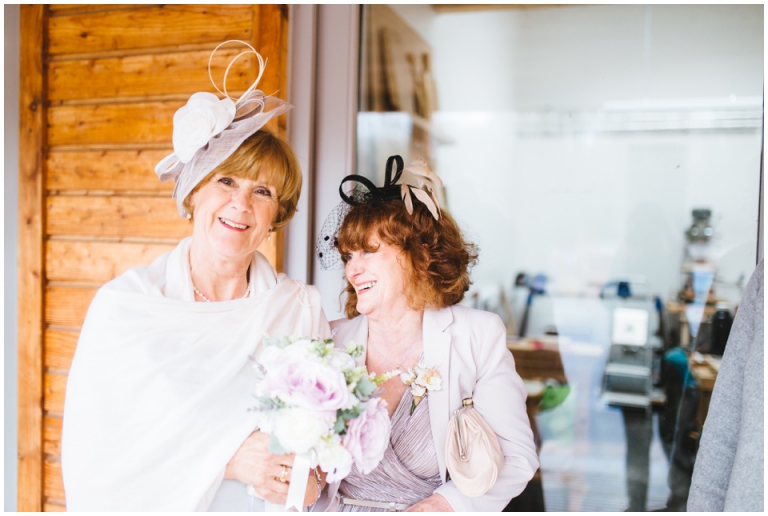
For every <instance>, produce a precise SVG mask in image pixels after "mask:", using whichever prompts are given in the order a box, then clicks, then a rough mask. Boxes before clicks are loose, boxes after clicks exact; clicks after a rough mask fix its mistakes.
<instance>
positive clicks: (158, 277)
mask: <svg viewBox="0 0 768 516" xmlns="http://www.w3.org/2000/svg"><path fill="white" fill-rule="evenodd" d="M190 243H191V238H188V239H185V240H183V241H182V242H181V243H180V244H179V245H178V246H177V247H176V249H175V250H174V251H172V252H170V253H167V254H165V255H163V256H161V257H160V258H158V259H157V260H156V261H155V262H154V263H153V264H152V265H150V266H148V267H139V268H136V269H132V270H130V271H128V272H126V273H125V274H124V275H122V276H120V277H119V278H116V279H115V280H113V281H112V282H110V283H108V284H107V285H105V286H104V287H102V288H101V289H100V290H99V292H98V293H97V294H96V297H95V298H94V300H93V302H92V303H91V306H90V308H89V310H88V315H87V317H86V320H85V324H84V325H83V329H82V332H81V334H80V340H79V342H78V345H77V350H76V352H75V357H74V359H73V362H72V367H71V370H70V373H69V380H68V384H67V394H66V402H65V408H64V428H63V435H62V457H61V460H62V470H63V477H64V488H65V492H66V499H67V509H68V510H76V511H80V510H100V511H101V510H104V511H107V510H120V511H138V510H155V511H168V510H175V511H192V510H206V509H207V508H208V506H209V505H210V503H211V500H212V498H213V496H214V494H215V492H216V490H217V489H218V487H219V485H220V483H221V481H222V478H223V474H224V469H225V467H226V464H227V462H228V461H229V460H230V459H231V458H232V456H233V455H234V453H235V451H236V450H237V449H238V448H239V446H240V444H242V442H243V441H244V440H245V438H246V437H247V436H248V435H249V434H250V433H251V432H252V431H253V430H254V427H255V425H254V420H255V418H254V414H253V413H252V412H249V410H248V409H249V408H250V407H252V406H253V405H254V398H253V397H252V394H251V393H252V392H253V390H254V386H255V379H254V376H253V368H252V365H251V364H252V362H251V360H250V358H249V357H250V356H251V355H253V354H255V353H258V352H259V351H260V350H261V346H262V338H263V337H264V335H265V334H268V335H272V336H282V335H287V336H291V335H295V336H303V335H308V336H313V337H327V336H328V335H329V329H328V323H327V321H326V320H325V316H324V315H323V312H322V309H321V305H320V296H319V293H318V292H317V289H316V288H314V287H307V286H305V285H304V284H302V283H300V282H296V281H293V280H290V279H289V278H288V277H287V276H285V275H284V274H277V273H276V272H275V270H274V269H273V268H272V267H271V265H269V262H268V261H267V260H266V258H264V257H263V256H262V255H261V254H259V253H256V254H255V255H254V258H253V261H252V264H251V276H250V279H251V285H252V289H253V292H252V294H251V297H249V298H247V299H238V300H233V301H223V302H217V303H196V302H193V300H194V297H193V294H192V283H191V277H190V272H189V261H188V260H189V258H188V255H189V245H190Z"/></svg>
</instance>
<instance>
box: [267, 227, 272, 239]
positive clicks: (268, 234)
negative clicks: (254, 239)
mask: <svg viewBox="0 0 768 516" xmlns="http://www.w3.org/2000/svg"><path fill="white" fill-rule="evenodd" d="M270 240H272V230H271V229H270V230H269V233H267V241H270Z"/></svg>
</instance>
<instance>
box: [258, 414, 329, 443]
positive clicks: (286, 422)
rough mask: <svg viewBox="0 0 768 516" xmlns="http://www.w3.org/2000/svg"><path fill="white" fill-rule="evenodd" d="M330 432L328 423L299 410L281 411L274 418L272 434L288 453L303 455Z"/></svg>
mask: <svg viewBox="0 0 768 516" xmlns="http://www.w3.org/2000/svg"><path fill="white" fill-rule="evenodd" d="M329 431H330V428H329V424H328V422H326V421H324V420H322V419H319V418H317V417H315V415H314V413H313V412H312V411H309V410H304V409H301V408H288V409H282V410H280V411H279V412H278V414H277V415H276V417H275V421H274V426H273V427H272V433H273V434H274V435H275V437H277V439H278V440H279V441H280V445H281V446H282V447H283V448H285V449H286V450H287V451H288V452H290V453H304V452H306V451H308V450H309V449H310V448H312V447H313V446H316V445H317V444H318V442H319V441H320V440H321V439H322V438H323V437H325V436H326V435H327V434H328V432H329Z"/></svg>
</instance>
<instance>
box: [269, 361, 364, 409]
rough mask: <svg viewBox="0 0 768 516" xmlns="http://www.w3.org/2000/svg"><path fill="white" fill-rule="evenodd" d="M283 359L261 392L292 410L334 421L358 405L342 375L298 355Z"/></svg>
mask: <svg viewBox="0 0 768 516" xmlns="http://www.w3.org/2000/svg"><path fill="white" fill-rule="evenodd" d="M282 358H283V359H284V360H283V361H282V362H275V363H273V364H271V367H270V368H269V370H268V371H267V374H266V376H265V377H264V380H263V381H262V384H261V386H260V391H261V392H263V393H264V394H265V395H267V396H270V397H273V398H275V397H276V398H279V399H280V400H282V401H283V402H285V403H286V404H288V405H290V406H293V407H299V408H305V409H310V410H313V411H318V412H327V416H328V418H329V419H330V420H331V421H333V420H334V419H335V417H336V410H338V409H347V408H351V407H352V406H354V404H355V403H356V401H357V400H356V399H355V397H354V396H353V395H352V393H350V392H349V388H348V387H347V381H346V379H345V378H344V374H343V373H342V372H341V371H338V370H337V369H334V368H333V367H328V366H326V365H324V364H322V363H320V362H314V361H311V360H307V359H306V358H304V357H301V356H299V355H291V354H288V353H286V354H284V355H283V357H282Z"/></svg>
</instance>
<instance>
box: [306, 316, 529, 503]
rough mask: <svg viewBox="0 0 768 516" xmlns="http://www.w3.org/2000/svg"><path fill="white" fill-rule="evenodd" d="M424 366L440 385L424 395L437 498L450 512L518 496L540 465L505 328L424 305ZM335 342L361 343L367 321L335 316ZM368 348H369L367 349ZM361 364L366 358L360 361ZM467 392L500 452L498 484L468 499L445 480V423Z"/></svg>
mask: <svg viewBox="0 0 768 516" xmlns="http://www.w3.org/2000/svg"><path fill="white" fill-rule="evenodd" d="M422 329H423V332H424V334H423V339H424V364H425V365H427V366H428V367H436V368H437V369H438V371H439V372H440V376H441V378H442V379H443V388H442V389H441V390H439V391H433V392H430V393H429V395H428V396H427V401H428V403H429V418H430V425H431V428H432V437H433V438H434V443H435V450H436V452H437V461H438V466H439V468H440V473H441V475H442V479H443V485H441V486H440V487H438V488H437V489H436V490H435V492H436V493H440V494H441V495H443V496H444V497H445V498H446V500H448V502H449V503H450V504H451V506H452V507H453V509H454V510H455V511H501V510H502V509H503V508H504V507H505V506H506V505H507V503H508V502H509V501H510V500H511V499H512V498H514V497H515V496H517V495H519V494H520V493H521V492H522V491H523V489H524V488H525V486H526V484H527V483H528V481H529V480H530V479H531V478H532V477H533V474H534V473H535V472H536V469H538V467H539V461H538V457H537V455H536V447H535V444H534V441H533V432H532V431H531V427H530V423H529V421H528V415H527V413H526V410H525V398H526V390H525V386H524V385H523V381H522V379H521V378H520V376H519V375H518V374H517V372H516V371H515V362H514V359H513V357H512V353H510V352H509V350H508V349H507V346H506V339H507V332H506V328H505V327H504V324H503V323H502V321H501V319H500V318H499V317H498V316H497V315H496V314H492V313H490V312H484V311H481V310H475V309H472V308H468V307H465V306H460V305H455V306H451V307H448V308H443V309H440V310H426V311H425V312H424V320H423V324H422ZM331 332H332V335H333V339H334V341H335V342H336V344H337V345H340V346H342V347H346V345H347V344H349V343H350V342H355V343H357V344H361V345H363V346H367V342H368V319H367V318H366V317H365V316H363V315H360V316H358V317H355V318H354V319H340V320H337V321H333V322H332V323H331ZM366 351H367V350H366ZM358 360H359V362H360V363H364V362H365V355H363V357H361V358H359V359H358ZM468 397H472V398H473V400H474V405H475V408H476V409H477V411H478V412H479V413H480V414H481V415H482V416H483V418H484V419H485V421H487V422H488V424H489V425H490V426H491V428H493V429H494V430H495V432H496V434H497V436H498V438H499V443H500V444H501V449H502V451H503V452H504V455H505V462H504V467H503V468H502V470H501V471H500V472H499V476H498V479H497V481H496V484H495V485H494V486H493V487H492V488H491V489H490V490H489V491H488V492H487V493H486V494H485V495H483V496H481V497H477V498H470V497H467V496H464V495H463V494H461V492H459V490H458V489H457V488H456V486H455V485H454V484H453V482H452V481H450V480H449V481H447V482H446V466H445V440H446V431H447V427H448V422H449V420H450V417H451V415H452V413H453V411H454V410H456V409H458V408H460V407H461V402H462V400H463V399H464V398H468ZM337 491H338V484H334V485H330V486H328V490H327V492H326V493H324V496H323V499H324V500H323V499H321V500H319V501H318V503H317V504H316V507H315V509H314V510H324V509H330V510H334V508H335V504H334V503H331V502H332V501H333V498H334V496H335V495H336V492H337Z"/></svg>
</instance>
